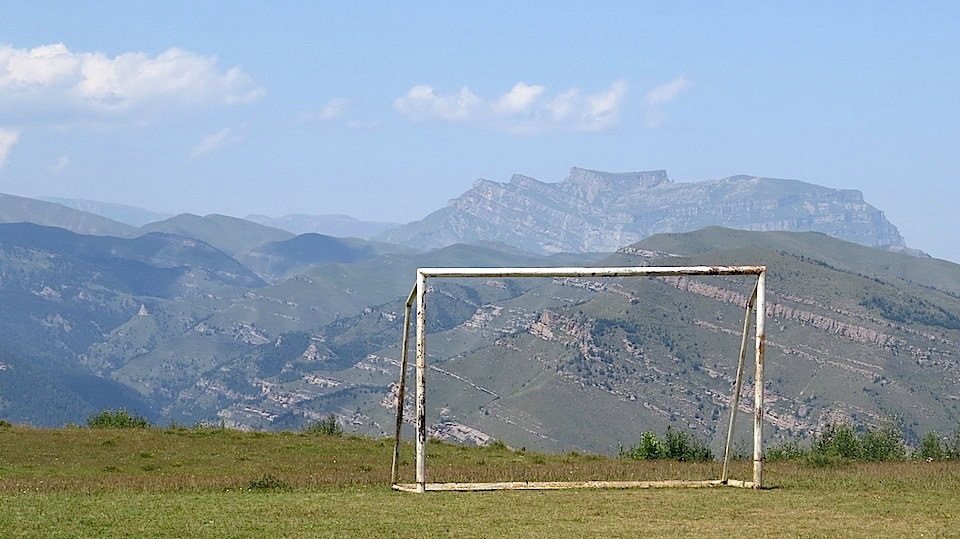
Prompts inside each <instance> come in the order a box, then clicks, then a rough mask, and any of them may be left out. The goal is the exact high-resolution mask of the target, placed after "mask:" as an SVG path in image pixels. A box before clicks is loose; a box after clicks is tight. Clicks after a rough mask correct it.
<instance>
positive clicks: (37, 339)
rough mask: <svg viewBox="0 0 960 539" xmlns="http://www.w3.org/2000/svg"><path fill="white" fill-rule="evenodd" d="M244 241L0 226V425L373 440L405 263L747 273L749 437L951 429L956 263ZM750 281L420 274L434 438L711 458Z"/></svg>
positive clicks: (768, 247) (391, 393)
mask: <svg viewBox="0 0 960 539" xmlns="http://www.w3.org/2000/svg"><path fill="white" fill-rule="evenodd" d="M198 219H200V218H198ZM214 221H216V219H214ZM221 222H229V223H231V224H234V223H233V221H221ZM251 224H252V223H251ZM239 225H240V226H241V227H246V226H249V225H248V224H244V223H240V224H239ZM255 226H257V227H259V226H260V225H255ZM265 228H266V227H265ZM200 230H205V229H204V228H203V227H200ZM231 230H233V229H231ZM269 230H270V229H269V228H267V231H269ZM261 232H263V230H261V229H258V228H255V229H253V230H252V233H253V234H254V235H255V236H257V237H255V238H254V239H253V240H251V241H249V242H248V243H247V245H254V244H256V246H255V247H251V248H249V249H247V250H245V251H241V252H240V254H237V255H236V256H231V255H229V254H228V253H227V252H226V251H225V250H224V249H221V248H218V247H214V246H212V245H210V244H208V243H206V242H204V241H202V240H200V239H196V238H195V237H189V238H188V237H184V236H180V235H175V234H171V233H168V232H153V233H149V234H145V235H143V236H140V237H136V238H116V237H98V236H90V235H78V234H74V233H71V232H69V231H66V230H63V229H58V228H52V227H42V226H37V225H31V224H7V225H0V276H2V279H0V301H3V304H4V306H5V309H4V311H3V313H0V318H2V321H0V418H3V419H6V420H8V421H9V420H14V421H23V422H29V423H33V424H38V425H55V424H62V423H65V422H74V423H77V422H82V421H83V419H84V418H85V417H86V416H87V415H90V414H91V413H93V412H95V411H98V409H103V408H111V407H112V408H118V407H125V408H127V409H131V410H134V411H137V412H138V413H141V414H143V415H146V416H148V417H149V418H151V419H152V420H154V421H157V422H170V421H176V422H178V423H181V424H194V423H198V422H199V423H216V424H219V423H221V422H222V423H223V424H225V425H228V426H231V427H237V428H258V429H272V430H277V429H297V428H300V427H301V426H302V425H304V424H305V423H306V422H308V421H311V420H316V419H320V418H324V417H327V416H329V414H335V415H336V416H337V417H338V420H339V421H341V422H343V423H344V424H345V425H346V426H347V427H348V428H349V429H350V430H352V431H356V432H361V433H368V434H373V435H383V434H389V433H391V432H392V425H393V421H394V419H393V414H394V410H395V408H394V407H393V406H394V403H395V395H396V383H397V376H398V368H397V367H398V358H399V350H398V348H399V347H398V345H399V340H400V335H401V330H402V322H403V305H404V301H405V300H406V298H407V296H408V294H409V293H410V290H411V287H412V286H413V284H414V280H415V273H416V268H418V267H426V266H430V267H443V266H479V267H504V266H527V267H531V266H533V267H537V266H539V267H542V266H580V265H618V266H619V265H692V264H697V265H700V264H766V265H767V266H768V268H769V274H768V279H767V293H768V296H767V300H768V302H767V312H766V316H767V330H768V334H767V352H768V354H767V365H768V367H767V371H766V372H767V375H768V379H767V384H766V391H767V395H768V404H769V408H768V409H767V411H766V412H767V413H766V421H767V428H766V435H767V437H768V438H770V439H777V438H780V437H791V436H803V435H807V434H809V433H811V432H814V431H816V430H817V429H819V428H821V427H822V426H823V425H824V424H825V423H827V422H829V421H834V420H850V421H854V422H857V423H865V424H870V425H877V424H880V423H882V422H884V421H888V420H894V421H899V422H900V424H901V425H902V427H903V428H904V431H905V432H906V433H907V435H908V436H909V437H911V439H913V440H915V439H916V438H917V437H918V436H919V435H920V434H923V433H926V432H929V431H930V430H934V429H936V430H939V431H941V432H953V431H954V430H956V429H958V428H960V422H958V419H957V418H958V417H960V266H957V265H955V264H951V263H948V262H945V261H942V260H935V259H930V258H916V257H911V256H907V255H904V254H900V253H895V252H890V251H887V250H882V249H876V248H871V247H866V246H862V245H858V244H854V243H850V242H848V241H844V240H841V239H837V238H833V237H830V236H828V235H826V234H823V233H818V232H803V233H797V232H755V231H742V230H732V229H727V228H717V227H708V228H704V229H700V230H697V231H693V232H684V233H676V234H660V235H655V236H652V237H650V238H647V239H645V240H642V241H640V242H637V243H634V244H631V245H629V246H627V247H623V248H621V249H619V250H618V251H617V252H615V253H613V254H608V255H598V254H589V253H586V254H570V253H566V254H562V255H551V256H548V255H543V254H536V253H528V252H524V251H522V250H520V249H518V248H516V247H511V246H506V245H504V244H498V243H482V244H473V245H466V244H456V245H451V246H448V247H444V248H441V249H435V250H431V251H427V252H411V251H406V250H402V249H401V250H394V248H393V247H389V246H383V245H380V244H376V243H372V242H363V241H361V240H343V239H337V238H330V237H324V236H319V235H309V234H308V235H303V236H302V237H294V238H288V239H281V240H279V241H276V242H270V241H262V239H263V236H259V234H260V233H261ZM190 233H191V234H194V235H199V234H197V233H196V231H190ZM238 235H239V234H238ZM265 235H267V234H265ZM243 248H245V246H240V245H239V244H237V246H236V247H235V249H237V250H240V249H243ZM378 249H383V251H379V250H378ZM247 257H250V258H247ZM241 260H246V263H243V262H241ZM265 260H268V261H267V262H266V263H264V261H265ZM257 263H263V264H262V266H260V267H259V269H258V271H259V272H262V273H263V274H265V275H269V276H271V277H270V279H269V281H267V280H265V279H263V278H262V277H260V276H259V275H257V272H255V271H253V270H252V269H251V268H250V267H249V266H256V265H257ZM248 264H249V266H248ZM752 286H753V282H752V280H751V279H749V278H736V277H677V278H661V279H606V280H605V279H589V278H584V279H450V280H441V279H434V280H432V281H431V282H430V287H431V291H430V293H429V297H428V311H427V323H428V328H429V331H430V335H429V339H428V348H427V350H428V352H429V357H428V364H429V366H430V371H429V382H428V388H429V393H428V407H429V410H430V412H429V422H430V425H429V430H430V435H431V436H434V437H438V438H443V439H449V440H458V441H463V442H480V443H482V442H485V441H490V440H493V439H500V440H503V441H504V442H505V443H507V444H509V445H511V446H515V447H530V448H538V449H549V450H563V451H567V450H573V449H575V450H578V451H596V452H604V453H614V452H616V446H617V443H618V442H619V443H623V444H631V443H635V441H636V438H637V436H638V435H639V432H641V431H643V430H654V431H660V430H661V429H663V428H665V427H666V426H673V427H676V428H682V429H683V430H687V431H693V432H694V433H696V434H697V435H699V436H703V437H706V438H707V439H709V440H710V441H711V444H713V445H714V446H715V448H718V447H719V445H720V444H722V441H723V440H722V438H723V429H724V428H725V424H726V423H725V422H726V417H727V415H728V414H729V411H730V390H731V387H732V381H733V372H732V370H733V363H734V362H735V359H736V353H737V349H738V346H739V332H740V326H741V324H742V317H743V304H744V302H745V301H746V297H747V296H748V295H749V293H750V290H751V288H752ZM411 375H412V371H411ZM751 383H752V381H751V378H750V376H749V374H748V376H747V380H746V385H745V388H744V394H745V395H749V394H750V392H751V391H752V388H751V387H750V384H751ZM410 387H412V385H411V386H410ZM26 388H29V391H28V390H27V389H26ZM410 398H411V399H412V396H410ZM745 402H750V401H749V399H747V400H746V401H745ZM407 410H408V411H409V412H410V414H412V410H413V408H412V406H410V407H408V408H407ZM749 423H750V422H749V421H742V422H741V425H742V429H741V432H739V434H738V439H741V440H742V443H743V444H745V445H744V446H745V447H746V446H747V445H746V444H748V440H749V433H748V432H747V430H749Z"/></svg>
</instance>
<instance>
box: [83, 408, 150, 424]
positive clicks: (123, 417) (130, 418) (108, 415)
mask: <svg viewBox="0 0 960 539" xmlns="http://www.w3.org/2000/svg"><path fill="white" fill-rule="evenodd" d="M87 426H88V427H90V428H91V429H145V428H148V427H150V426H151V425H150V422H149V421H147V419H146V418H145V417H142V416H137V415H133V414H131V413H130V412H128V411H126V410H123V409H120V410H117V411H115V412H114V411H112V410H104V411H102V412H100V413H99V414H95V415H92V416H90V417H88V418H87Z"/></svg>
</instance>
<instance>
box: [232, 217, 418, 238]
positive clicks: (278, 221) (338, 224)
mask: <svg viewBox="0 0 960 539" xmlns="http://www.w3.org/2000/svg"><path fill="white" fill-rule="evenodd" d="M246 219H247V220H248V221H253V222H255V223H260V224H262V225H266V226H270V227H274V228H279V229H281V230H287V231H290V232H293V233H294V234H308V233H315V234H323V235H326V236H335V237H338V238H363V239H368V238H372V237H374V236H376V235H377V234H380V233H382V232H385V231H387V230H390V229H392V228H396V227H398V226H400V223H391V222H386V221H361V220H359V219H354V218H353V217H350V216H349V215H340V214H333V215H304V214H300V213H297V214H290V215H284V216H283V217H267V216H266V215H248V216H247V217H246Z"/></svg>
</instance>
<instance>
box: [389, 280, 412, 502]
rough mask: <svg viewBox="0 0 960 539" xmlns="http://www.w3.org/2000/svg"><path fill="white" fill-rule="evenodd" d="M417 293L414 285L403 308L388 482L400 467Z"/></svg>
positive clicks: (396, 474) (392, 479)
mask: <svg viewBox="0 0 960 539" xmlns="http://www.w3.org/2000/svg"><path fill="white" fill-rule="evenodd" d="M416 295H417V287H416V286H414V287H413V290H411V291H410V295H409V296H408V297H407V303H406V304H405V305H404V308H403V342H402V344H401V346H400V381H399V382H397V435H396V437H395V438H394V441H393V464H392V465H391V466H390V484H393V485H395V484H397V480H398V478H399V467H400V431H401V430H402V429H403V400H404V398H405V397H406V392H407V391H406V390H407V364H408V361H407V356H409V355H410V354H409V352H410V314H411V311H412V310H413V302H414V299H415V298H416Z"/></svg>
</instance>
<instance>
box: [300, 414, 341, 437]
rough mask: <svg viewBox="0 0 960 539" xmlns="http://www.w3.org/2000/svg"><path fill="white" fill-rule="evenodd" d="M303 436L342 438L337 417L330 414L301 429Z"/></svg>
mask: <svg viewBox="0 0 960 539" xmlns="http://www.w3.org/2000/svg"><path fill="white" fill-rule="evenodd" d="M303 433H304V434H319V435H322V436H343V427H341V426H340V424H339V423H337V416H335V415H333V414H330V415H329V416H327V417H326V418H325V419H321V420H320V421H314V422H313V423H310V424H308V425H307V426H306V427H304V428H303Z"/></svg>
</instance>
